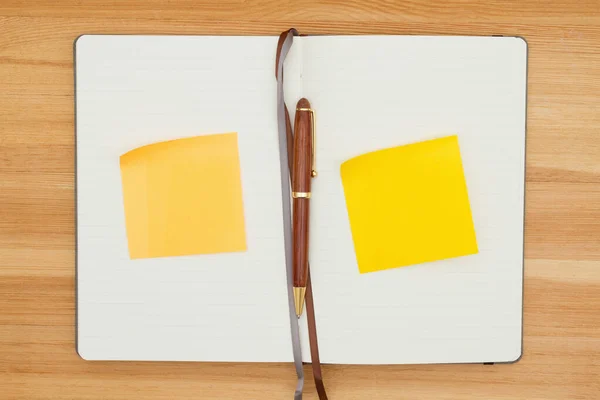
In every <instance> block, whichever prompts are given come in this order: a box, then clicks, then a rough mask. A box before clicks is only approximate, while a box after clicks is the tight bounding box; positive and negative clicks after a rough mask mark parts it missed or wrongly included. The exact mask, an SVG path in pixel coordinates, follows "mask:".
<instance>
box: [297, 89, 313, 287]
mask: <svg viewBox="0 0 600 400" xmlns="http://www.w3.org/2000/svg"><path fill="white" fill-rule="evenodd" d="M296 108H297V109H296V118H295V123H294V158H293V168H292V193H293V194H294V193H295V194H296V197H294V198H293V210H294V215H293V232H294V233H293V246H294V252H293V254H294V256H293V264H294V286H295V287H306V283H307V278H308V227H309V209H310V198H309V195H308V197H297V196H307V195H306V194H308V193H311V185H310V183H311V171H312V157H313V154H312V145H313V143H312V140H313V137H312V118H313V115H312V113H311V112H310V111H303V110H298V109H301V108H307V109H310V103H309V102H308V100H306V99H304V98H303V99H300V101H299V102H298V105H297V107H296Z"/></svg>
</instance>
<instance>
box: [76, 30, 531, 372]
mask: <svg viewBox="0 0 600 400" xmlns="http://www.w3.org/2000/svg"><path fill="white" fill-rule="evenodd" d="M276 45H277V37H276V36H273V37H234V36H231V37H216V36H104V35H84V36H82V37H80V38H79V39H78V40H77V41H76V45H75V61H76V135H77V314H78V323H77V333H78V342H77V348H78V352H79V354H80V355H81V356H82V357H83V358H85V359H89V360H157V361H158V360H171V361H180V360H193V361H253V362H283V361H292V350H291V340H290V334H289V331H290V326H289V315H288V303H287V291H286V274H285V266H284V264H285V263H284V245H283V236H282V230H283V225H282V205H281V193H282V189H281V186H280V174H287V173H288V172H287V171H281V170H280V168H279V150H278V140H277V115H276V111H277V104H276V103H277V98H276V81H275V77H274V64H275V48H276ZM526 66H527V46H526V43H525V42H524V41H523V40H522V39H519V38H512V37H421V36H317V37H310V36H309V37H297V38H295V39H294V45H293V47H292V49H291V51H290V53H289V55H288V57H287V59H286V62H285V75H284V77H285V79H284V82H285V94H286V102H287V104H288V105H290V107H291V108H290V112H292V119H293V108H294V107H293V106H294V105H295V104H296V102H297V100H298V99H299V98H301V97H306V98H308V99H310V102H311V103H312V106H313V108H314V109H315V110H316V112H317V125H318V126H317V135H318V136H317V140H316V146H317V147H316V152H317V168H318V172H319V176H318V177H317V178H316V179H314V180H313V187H312V192H313V198H312V199H311V236H310V251H311V252H310V263H311V275H312V279H313V289H314V297H315V304H316V319H317V327H318V331H319V347H320V352H321V361H322V362H325V363H353V364H397V363H458V362H506V361H514V360H516V359H518V358H519V357H520V354H521V328H522V293H523V292H522V279H523V212H524V168H525V118H526V75H527V73H526ZM223 132H236V133H237V146H238V150H239V165H240V168H239V170H240V181H241V193H242V199H243V215H244V232H245V251H238V252H228V253H218V254H203V255H184V256H178V257H162V258H143V259H132V258H130V254H129V252H128V244H127V243H128V242H127V235H126V229H125V223H126V222H125V216H124V212H123V201H124V198H123V189H122V184H121V172H120V169H119V157H120V156H121V155H123V154H125V153H127V152H128V151H130V150H131V149H135V148H138V147H140V146H144V145H147V144H150V143H154V142H161V141H165V140H171V139H179V138H185V137H194V136H198V135H204V134H214V133H223ZM447 135H457V137H458V142H459V144H460V152H461V157H462V165H463V168H464V175H465V180H466V184H467V187H468V193H469V202H470V207H471V212H472V218H473V224H474V227H475V232H476V234H477V244H478V253H477V254H474V255H471V256H468V257H459V258H451V259H445V260H440V261H434V262H428V263H423V264H419V265H415V266H410V267H403V268H394V269H389V270H385V271H380V272H374V273H368V274H361V273H359V268H358V265H357V260H356V256H355V251H354V245H353V238H352V233H351V228H350V225H349V219H348V212H347V209H346V203H345V200H344V188H343V185H342V182H341V175H340V167H341V165H342V164H343V163H344V162H345V161H347V160H349V159H352V158H353V157H356V156H358V155H361V154H365V153H367V152H370V151H374V150H379V149H384V148H390V147H394V146H400V145H404V144H409V143H415V142H420V141H424V140H428V139H434V138H439V137H442V136H447ZM450 212H451V211H450ZM405 228H406V227H402V226H398V230H399V231H400V230H402V229H405ZM300 323H301V337H302V342H303V353H304V358H305V360H307V361H309V360H310V354H309V349H308V338H307V333H306V322H305V320H304V317H303V318H302V319H301V321H300Z"/></svg>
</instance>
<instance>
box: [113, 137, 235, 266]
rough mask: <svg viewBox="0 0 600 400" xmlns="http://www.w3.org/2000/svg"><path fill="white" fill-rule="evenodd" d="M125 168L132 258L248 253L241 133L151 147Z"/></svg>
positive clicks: (124, 159) (125, 158) (125, 160)
mask: <svg viewBox="0 0 600 400" xmlns="http://www.w3.org/2000/svg"><path fill="white" fill-rule="evenodd" d="M120 164H121V179H122V184H123V202H124V208H125V225H126V229H127V240H128V246H129V256H130V257H131V258H151V257H168V256H181V255H190V254H209V253H222V252H238V251H245V250H246V233H245V227H244V209H243V202H242V184H241V177H240V161H239V155H238V145H237V133H225V134H217V135H207V136H196V137H191V138H185V139H177V140H170V141H166V142H160V143H154V144H150V145H147V146H143V147H139V148H137V149H134V150H132V151H130V152H128V153H126V154H123V155H122V156H121V160H120Z"/></svg>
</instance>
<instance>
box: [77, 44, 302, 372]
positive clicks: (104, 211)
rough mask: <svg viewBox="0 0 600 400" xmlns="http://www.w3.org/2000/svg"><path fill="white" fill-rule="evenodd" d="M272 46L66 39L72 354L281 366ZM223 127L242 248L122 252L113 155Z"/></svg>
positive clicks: (291, 78)
mask: <svg viewBox="0 0 600 400" xmlns="http://www.w3.org/2000/svg"><path fill="white" fill-rule="evenodd" d="M276 45H277V37H207V36H196V37H190V36H83V37H81V38H79V39H78V41H77V43H76V105H77V126H76V128H77V216H78V217H77V218H78V221H77V225H78V230H77V236H78V248H77V286H78V287H77V315H78V326H77V332H78V344H77V348H78V352H79V354H80V355H81V356H82V357H84V358H86V359H90V360H157V361H160V360H173V361H178V360H196V361H292V349H291V341H290V330H289V329H290V328H289V316H288V303H287V292H286V277H285V264H284V253H283V251H284V250H283V236H282V234H283V226H282V217H281V212H282V211H281V189H280V177H279V174H280V171H279V154H278V142H277V117H276V82H275V77H274V65H275V49H276ZM294 54H295V53H294V52H292V53H291V54H290V59H289V60H290V62H288V63H287V65H286V66H287V68H286V80H287V82H286V90H287V94H288V97H289V100H288V101H295V99H297V98H298V96H299V93H298V92H297V91H298V90H299V88H300V86H299V77H300V72H299V70H300V67H301V65H300V63H299V62H298V57H297V55H294ZM294 60H296V61H294ZM224 132H237V133H238V138H239V142H238V145H239V158H240V165H241V180H242V192H243V203H244V218H245V227H246V241H247V247H248V250H247V251H246V252H242V253H223V254H212V255H198V256H182V257H167V258H154V259H139V260H130V259H129V255H128V251H127V238H126V233H125V219H124V212H123V198H122V190H121V178H120V173H119V156H120V155H122V154H124V153H126V152H128V151H129V150H132V149H134V148H137V147H139V146H143V145H146V144H149V143H153V142H159V141H164V140H169V139H176V138H182V137H191V136H197V135H203V134H214V133H224ZM285 173H286V174H287V171H285ZM193 184H194V182H190V185H193Z"/></svg>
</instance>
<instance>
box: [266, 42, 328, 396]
mask: <svg viewBox="0 0 600 400" xmlns="http://www.w3.org/2000/svg"><path fill="white" fill-rule="evenodd" d="M282 35H287V32H284V33H283V34H282ZM280 43H281V40H280ZM279 53H280V48H278V49H277V59H279ZM285 131H286V135H287V153H288V167H289V170H290V174H291V171H292V162H293V153H294V151H293V150H294V147H293V143H294V137H293V136H294V134H293V133H292V132H293V130H292V123H291V119H290V113H289V111H288V109H287V106H285ZM306 317H307V322H308V340H309V342H310V358H311V360H312V371H313V377H314V380H315V386H316V388H317V394H318V395H319V400H327V392H326V391H325V385H324V383H323V373H322V371H321V360H320V358H319V343H318V340H317V322H316V319H315V305H314V298H313V292H312V283H311V278H310V265H309V267H308V282H307V286H306Z"/></svg>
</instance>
